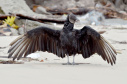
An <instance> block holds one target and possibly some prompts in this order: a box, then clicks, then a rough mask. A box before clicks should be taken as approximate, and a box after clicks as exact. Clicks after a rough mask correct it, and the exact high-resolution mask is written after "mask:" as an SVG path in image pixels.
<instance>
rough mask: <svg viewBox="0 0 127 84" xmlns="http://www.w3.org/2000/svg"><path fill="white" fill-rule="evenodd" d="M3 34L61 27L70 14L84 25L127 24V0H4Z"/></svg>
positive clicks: (0, 13) (0, 14)
mask: <svg viewBox="0 0 127 84" xmlns="http://www.w3.org/2000/svg"><path fill="white" fill-rule="evenodd" d="M0 2H1V3H0V36H10V35H14V36H15V35H21V34H24V33H25V32H26V31H29V30H31V29H33V28H36V27H38V26H48V27H50V28H54V29H61V28H62V26H63V24H64V21H65V19H66V17H67V15H68V14H69V13H74V14H75V15H77V17H78V19H79V20H80V21H79V22H77V23H76V24H75V28H82V27H83V26H84V25H91V26H99V27H102V28H104V26H106V27H107V26H110V27H111V28H114V27H115V28H119V27H120V28H121V25H124V26H123V27H125V28H126V26H127V0H0Z"/></svg>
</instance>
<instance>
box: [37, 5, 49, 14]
mask: <svg viewBox="0 0 127 84" xmlns="http://www.w3.org/2000/svg"><path fill="white" fill-rule="evenodd" d="M35 12H36V13H38V14H46V15H50V13H48V12H47V11H46V9H45V8H43V7H42V6H38V7H37V8H36V10H35Z"/></svg>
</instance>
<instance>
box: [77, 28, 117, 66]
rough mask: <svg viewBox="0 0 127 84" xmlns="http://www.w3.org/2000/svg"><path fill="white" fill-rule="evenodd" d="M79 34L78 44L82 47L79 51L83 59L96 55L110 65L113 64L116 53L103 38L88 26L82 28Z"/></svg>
mask: <svg viewBox="0 0 127 84" xmlns="http://www.w3.org/2000/svg"><path fill="white" fill-rule="evenodd" d="M79 33H81V36H80V38H79V41H80V42H79V44H81V45H83V46H81V47H82V48H81V51H82V55H83V57H84V58H88V57H90V56H91V55H93V54H94V53H97V54H99V55H100V56H101V57H102V58H103V60H105V61H107V62H108V63H110V64H111V65H113V64H115V61H116V54H117V53H116V51H115V49H114V48H113V46H112V45H111V44H110V43H109V42H108V41H106V40H105V39H104V37H103V36H101V35H100V34H99V33H98V32H97V31H95V30H94V29H92V28H91V27H89V26H85V27H83V28H82V29H81V30H80V32H79ZM79 44H78V45H79Z"/></svg>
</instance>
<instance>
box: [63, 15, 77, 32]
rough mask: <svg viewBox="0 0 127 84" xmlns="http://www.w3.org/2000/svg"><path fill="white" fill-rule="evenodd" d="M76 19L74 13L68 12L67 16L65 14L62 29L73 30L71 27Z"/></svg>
mask: <svg viewBox="0 0 127 84" xmlns="http://www.w3.org/2000/svg"><path fill="white" fill-rule="evenodd" d="M76 21H78V19H77V17H76V16H75V15H74V14H72V13H71V14H69V15H68V16H67V19H66V21H65V23H64V27H63V29H64V30H67V31H68V30H69V31H72V30H73V28H74V23H75V22H76Z"/></svg>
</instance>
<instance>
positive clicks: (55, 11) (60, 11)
mask: <svg viewBox="0 0 127 84" xmlns="http://www.w3.org/2000/svg"><path fill="white" fill-rule="evenodd" d="M46 10H47V12H50V13H51V14H53V15H63V14H68V13H70V12H71V13H73V14H75V15H83V14H86V13H87V12H89V11H90V9H87V8H68V9H61V8H55V9H49V8H46Z"/></svg>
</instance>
